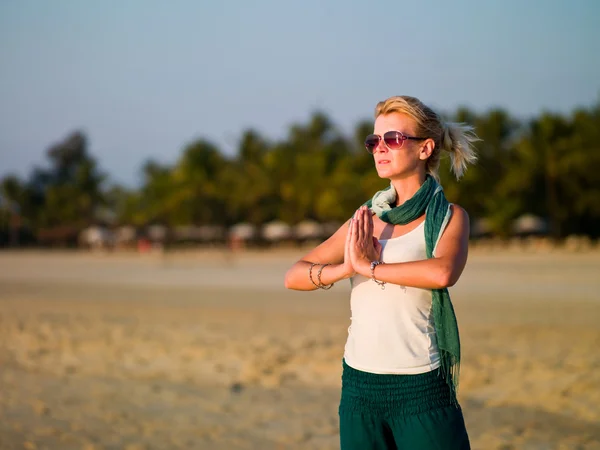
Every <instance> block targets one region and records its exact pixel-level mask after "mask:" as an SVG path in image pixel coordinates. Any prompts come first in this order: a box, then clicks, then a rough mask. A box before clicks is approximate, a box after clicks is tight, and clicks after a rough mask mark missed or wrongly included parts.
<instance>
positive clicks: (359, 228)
mask: <svg viewBox="0 0 600 450" xmlns="http://www.w3.org/2000/svg"><path fill="white" fill-rule="evenodd" d="M355 229H356V231H355V236H356V240H358V241H360V240H361V239H362V209H360V208H359V209H358V211H356V224H355Z"/></svg>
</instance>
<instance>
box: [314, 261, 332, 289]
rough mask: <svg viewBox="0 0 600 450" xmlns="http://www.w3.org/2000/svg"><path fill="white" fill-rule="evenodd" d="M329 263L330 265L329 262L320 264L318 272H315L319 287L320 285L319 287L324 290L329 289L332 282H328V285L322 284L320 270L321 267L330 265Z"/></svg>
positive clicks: (321, 269) (321, 270)
mask: <svg viewBox="0 0 600 450" xmlns="http://www.w3.org/2000/svg"><path fill="white" fill-rule="evenodd" d="M330 265H331V264H323V265H322V266H321V268H320V269H319V272H318V273H317V281H318V282H319V287H320V288H321V289H325V290H327V289H331V288H332V287H333V285H334V283H331V284H328V285H324V284H323V283H322V282H321V272H323V269H324V268H325V266H330Z"/></svg>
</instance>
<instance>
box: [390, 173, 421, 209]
mask: <svg viewBox="0 0 600 450" xmlns="http://www.w3.org/2000/svg"><path fill="white" fill-rule="evenodd" d="M423 183H425V172H423V173H421V172H419V173H415V174H412V175H409V176H407V177H403V178H399V179H395V180H392V185H393V186H394V189H396V193H397V195H398V197H397V198H396V206H400V205H401V204H403V203H404V202H405V201H407V200H409V199H410V198H411V197H412V196H413V195H415V193H416V192H417V191H418V190H419V188H420V187H421V185H422V184H423Z"/></svg>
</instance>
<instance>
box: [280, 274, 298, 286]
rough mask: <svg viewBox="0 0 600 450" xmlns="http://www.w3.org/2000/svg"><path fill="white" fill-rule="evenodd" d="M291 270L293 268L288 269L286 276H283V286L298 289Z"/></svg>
mask: <svg viewBox="0 0 600 450" xmlns="http://www.w3.org/2000/svg"><path fill="white" fill-rule="evenodd" d="M290 272H291V270H288V271H287V273H286V274H285V277H284V278H283V286H284V287H285V288H286V289H297V287H296V286H295V284H294V280H293V277H292V274H291V273H290Z"/></svg>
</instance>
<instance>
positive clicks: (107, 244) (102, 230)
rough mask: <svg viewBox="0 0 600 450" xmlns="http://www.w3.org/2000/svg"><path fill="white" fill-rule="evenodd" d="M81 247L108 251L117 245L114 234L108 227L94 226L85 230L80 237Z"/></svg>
mask: <svg viewBox="0 0 600 450" xmlns="http://www.w3.org/2000/svg"><path fill="white" fill-rule="evenodd" d="M78 241H79V246H80V247H83V248H87V249H90V250H108V249H111V248H113V247H114V245H115V235H114V233H113V232H112V231H111V230H109V229H108V228H106V227H103V226H99V225H92V226H90V227H87V228H85V229H83V230H82V231H81V232H80V233H79V237H78Z"/></svg>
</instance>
